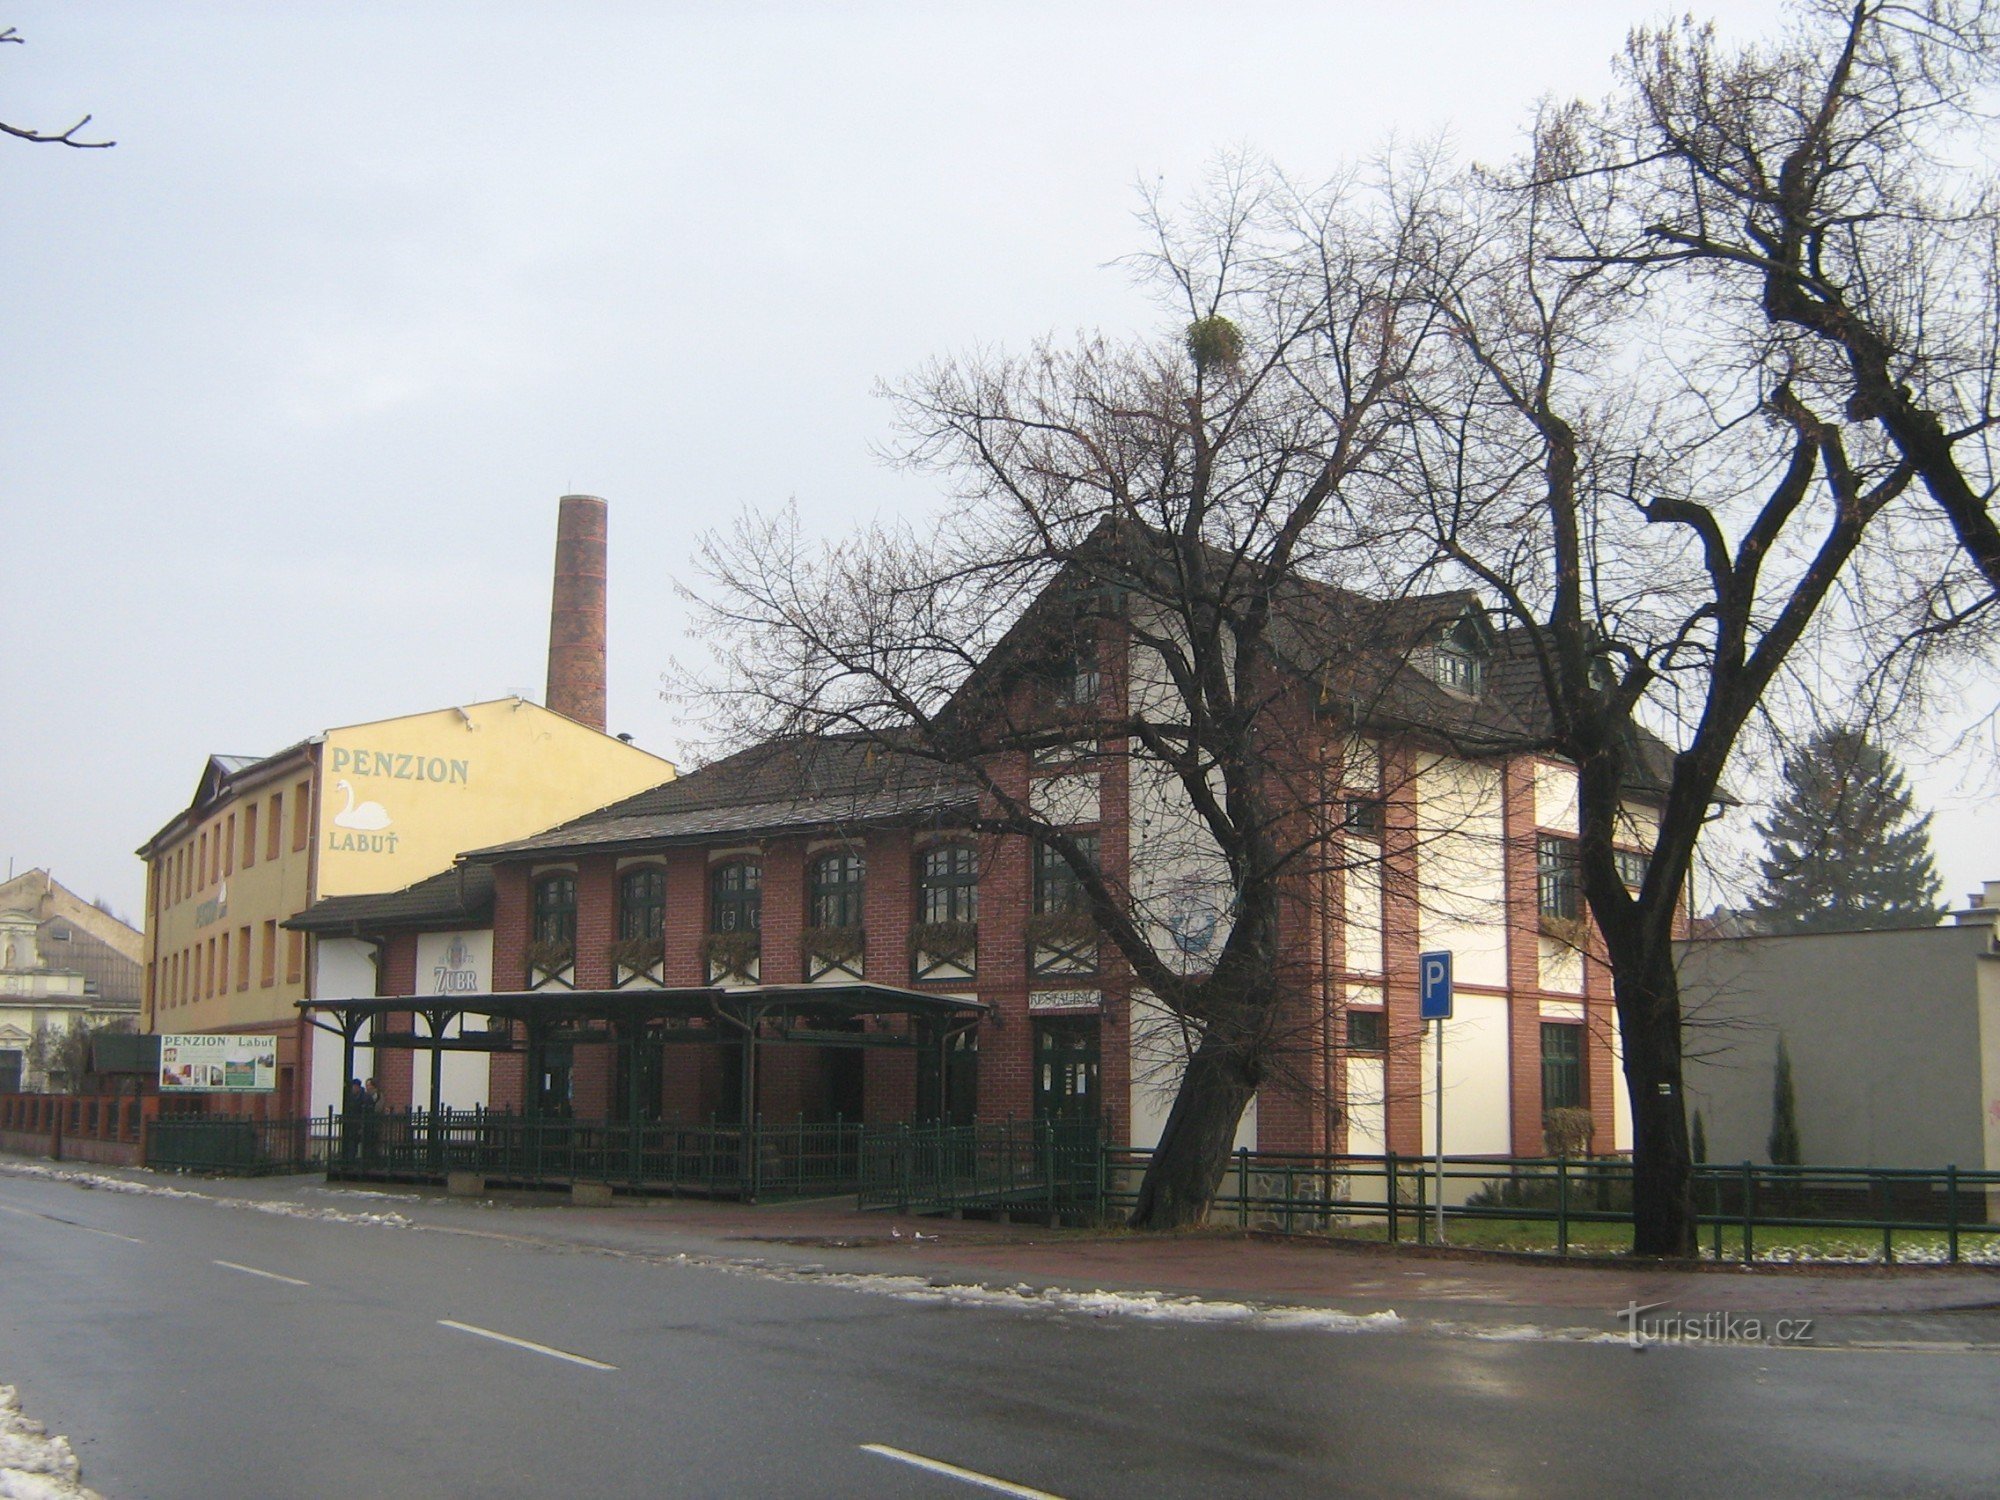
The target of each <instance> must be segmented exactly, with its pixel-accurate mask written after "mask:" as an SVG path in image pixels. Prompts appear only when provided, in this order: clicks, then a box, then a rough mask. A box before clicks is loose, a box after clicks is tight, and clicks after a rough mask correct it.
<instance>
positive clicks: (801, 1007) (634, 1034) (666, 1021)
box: [298, 982, 992, 1125]
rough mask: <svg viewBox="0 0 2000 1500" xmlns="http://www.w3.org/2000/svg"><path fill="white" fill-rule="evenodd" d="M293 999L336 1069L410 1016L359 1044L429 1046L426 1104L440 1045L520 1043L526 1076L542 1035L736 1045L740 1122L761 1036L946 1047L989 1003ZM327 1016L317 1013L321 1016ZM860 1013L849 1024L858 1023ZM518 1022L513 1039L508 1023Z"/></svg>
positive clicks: (638, 996) (795, 1041)
mask: <svg viewBox="0 0 2000 1500" xmlns="http://www.w3.org/2000/svg"><path fill="white" fill-rule="evenodd" d="M298 1005H299V1009H300V1010H302V1011H304V1012H305V1013H306V1015H307V1019H308V1020H310V1021H311V1023H312V1024H313V1025H314V1026H316V1027H317V1028H319V1029H320V1030H321V1031H325V1032H328V1033H330V1034H332V1035H334V1036H338V1037H339V1038H340V1039H341V1045H342V1049H343V1055H342V1059H341V1062H342V1068H341V1076H342V1077H343V1078H344V1079H351V1078H353V1076H354V1049H355V1048H356V1047H357V1046H359V1045H362V1042H361V1031H362V1028H363V1027H364V1026H367V1025H368V1024H369V1023H370V1022H372V1021H379V1019H380V1018H382V1017H385V1016H401V1015H407V1016H411V1017H412V1018H419V1019H421V1020H422V1022H423V1026H424V1030H423V1031H421V1032H419V1031H417V1030H416V1029H415V1028H414V1027H412V1029H410V1030H408V1031H388V1030H384V1029H381V1028H380V1027H379V1026H378V1027H377V1029H376V1030H375V1031H374V1032H373V1033H372V1034H371V1035H370V1036H369V1037H368V1039H367V1042H366V1045H368V1046H371V1047H386V1048H390V1049H402V1050H405V1051H415V1052H429V1053H430V1055H431V1089H430V1094H431V1098H430V1104H431V1112H432V1113H433V1114H436V1113H437V1112H438V1109H439V1106H440V1104H441V1102H442V1092H443V1072H442V1068H443V1061H444V1054H445V1053H446V1052H514V1051H517V1050H525V1051H526V1053H527V1075H528V1077H529V1078H530V1079H533V1078H536V1077H538V1076H539V1074H540V1070H541V1065H542V1055H543V1052H544V1049H546V1048H547V1047H548V1046H549V1045H550V1044H552V1043H557V1044H560V1043H565V1042H598V1043H601V1042H638V1041H640V1040H641V1039H645V1040H650V1041H654V1042H662V1043H664V1042H678V1043H698V1044H703V1045H708V1046H720V1045H730V1044H738V1043H740V1044H741V1045H742V1060H741V1067H742V1070H743V1071H742V1083H743V1087H742V1098H743V1116H744V1118H743V1123H744V1124H745V1125H748V1124H750V1123H751V1116H752V1115H753V1113H754V1111H755V1108H756V1104H755V1100H756V1096H757V1095H756V1082H757V1052H758V1048H759V1047H760V1046H794V1047H893V1048H902V1049H905V1050H909V1051H915V1050H917V1049H918V1048H920V1047H923V1046H926V1045H932V1046H935V1047H936V1048H937V1049H938V1057H939V1061H940V1063H942V1061H943V1058H944V1054H945V1052H946V1051H947V1050H948V1049H949V1047H950V1045H951V1043H952V1041H953V1040H954V1039H955V1038H956V1037H958V1036H959V1035H960V1034H962V1033H964V1032H966V1031H968V1030H970V1029H971V1028H972V1027H973V1026H975V1025H977V1024H978V1022H979V1018H980V1016H982V1015H984V1014H985V1013H986V1012H987V1011H988V1010H990V1009H991V1008H992V1007H991V1006H989V1005H987V1004H986V1003H985V1002H984V1001H980V1000H969V999H966V998H964V997H963V996H958V995H934V994H927V993H925V992H924V991H922V990H910V989H902V988H899V987H898V986H896V985H890V984H869V983H866V982H856V983H852V984H765V985H747V986H730V987H724V986H721V985H698V986H691V987H687V988H681V989H636V988H635V989H622V990H566V989H542V990H520V991H513V992H507V993H499V994H489V995H448V996H447V995H371V996H368V997H366V998H356V999H351V1000H301V1001H299V1002H298ZM466 1016H484V1017H485V1018H486V1020H487V1027H486V1029H485V1030H484V1031H467V1030H466V1028H465V1027H463V1026H462V1025H460V1026H459V1034H457V1035H452V1034H451V1028H452V1027H453V1026H454V1025H455V1024H457V1023H459V1022H460V1021H461V1020H462V1018H464V1017H466ZM897 1016H900V1017H903V1018H905V1019H907V1020H908V1021H909V1022H910V1025H909V1027H908V1028H907V1029H905V1030H901V1031H892V1030H888V1029H886V1028H884V1027H881V1026H879V1025H878V1026H877V1027H875V1028H874V1029H870V1028H869V1027H868V1024H867V1023H868V1022H869V1021H871V1020H873V1021H877V1022H880V1021H883V1020H886V1019H888V1018H890V1017H897ZM321 1017H325V1018H326V1019H321ZM857 1023H858V1024H857ZM516 1024H518V1025H519V1026H520V1028H521V1042H520V1043H519V1044H517V1042H516V1040H515V1033H514V1027H515V1025H516ZM628 1078H629V1087H630V1088H631V1090H632V1091H633V1093H634V1097H632V1098H630V1099H628V1100H627V1101H626V1102H627V1105H628V1107H629V1108H630V1109H631V1110H632V1112H633V1114H632V1117H633V1118H636V1115H637V1106H638V1103H639V1101H638V1099H637V1097H636V1092H637V1089H638V1087H639V1081H638V1070H637V1069H636V1068H634V1069H629V1070H628ZM525 1105H526V1108H527V1111H528V1112H529V1113H530V1114H537V1113H539V1112H540V1109H541V1100H540V1098H539V1090H538V1089H535V1088H533V1087H530V1088H529V1090H528V1097H527V1099H526V1100H525Z"/></svg>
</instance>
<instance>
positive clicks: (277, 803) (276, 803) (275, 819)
mask: <svg viewBox="0 0 2000 1500" xmlns="http://www.w3.org/2000/svg"><path fill="white" fill-rule="evenodd" d="M284 826H285V794H284V793H283V792H273V793H271V816H270V817H269V818H268V819H267V820H266V821H265V824H264V858H266V859H276V858H277V857H278V841H279V840H280V839H281V838H283V837H284V832H283V830H284Z"/></svg>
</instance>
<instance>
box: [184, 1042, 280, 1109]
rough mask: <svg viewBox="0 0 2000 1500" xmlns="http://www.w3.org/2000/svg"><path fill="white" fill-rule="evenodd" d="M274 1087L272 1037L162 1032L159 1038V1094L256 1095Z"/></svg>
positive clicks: (274, 1046) (275, 1055)
mask: <svg viewBox="0 0 2000 1500" xmlns="http://www.w3.org/2000/svg"><path fill="white" fill-rule="evenodd" d="M277 1086H278V1039H277V1038H276V1037H275V1036H202V1035H200V1034H198V1033H191V1032H179V1033H176V1032H166V1033H162V1035H161V1037H160V1092H161V1093H163V1094H258V1093H269V1092H270V1091H272V1090H274V1089H276V1088H277Z"/></svg>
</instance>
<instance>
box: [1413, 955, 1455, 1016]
mask: <svg viewBox="0 0 2000 1500" xmlns="http://www.w3.org/2000/svg"><path fill="white" fill-rule="evenodd" d="M1417 1014H1418V1015H1419V1016H1421V1017H1422V1018H1423V1019H1424V1020H1426V1021H1449V1020H1450V1019H1451V955H1450V954H1449V953H1419V954H1418V955H1417Z"/></svg>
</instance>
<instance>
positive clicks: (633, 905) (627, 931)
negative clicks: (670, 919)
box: [618, 865, 667, 943]
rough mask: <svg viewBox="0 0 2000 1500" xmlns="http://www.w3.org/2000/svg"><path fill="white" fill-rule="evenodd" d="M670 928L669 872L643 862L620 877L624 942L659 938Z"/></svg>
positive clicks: (620, 933)
mask: <svg viewBox="0 0 2000 1500" xmlns="http://www.w3.org/2000/svg"><path fill="white" fill-rule="evenodd" d="M666 930H667V872H666V871H664V870H662V869H660V868H659V867H658V866H657V865H642V866H641V867H639V868H638V869H635V870H627V871H625V872H624V873H623V874H622V875H620V876H619V877H618V938H619V941H620V942H626V943H630V942H640V941H658V940H659V939H660V938H662V937H663V936H664V935H665V933H666Z"/></svg>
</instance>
